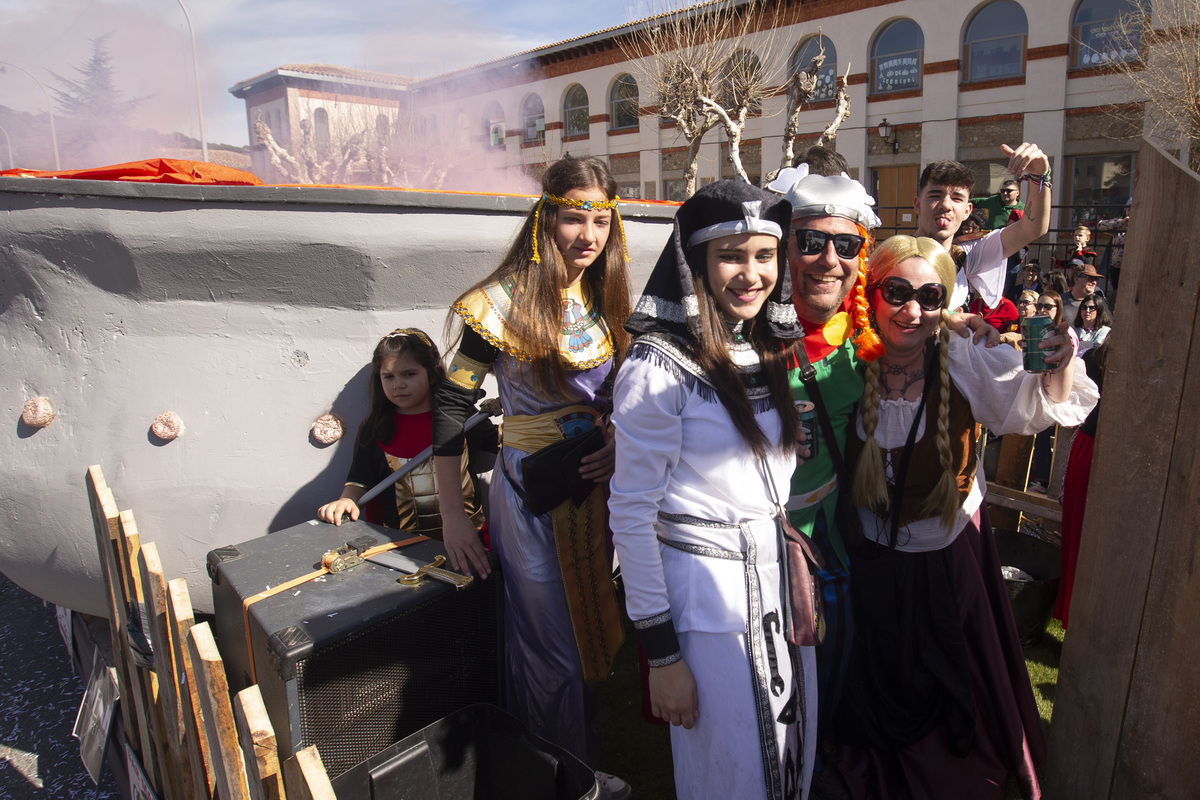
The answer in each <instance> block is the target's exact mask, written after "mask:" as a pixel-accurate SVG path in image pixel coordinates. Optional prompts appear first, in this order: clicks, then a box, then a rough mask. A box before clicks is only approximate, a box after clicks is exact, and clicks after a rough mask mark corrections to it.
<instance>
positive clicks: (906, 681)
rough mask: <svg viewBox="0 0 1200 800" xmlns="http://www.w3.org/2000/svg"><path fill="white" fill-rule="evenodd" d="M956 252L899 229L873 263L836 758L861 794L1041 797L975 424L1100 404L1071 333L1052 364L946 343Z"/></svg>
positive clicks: (1035, 743) (1023, 428) (853, 440)
mask: <svg viewBox="0 0 1200 800" xmlns="http://www.w3.org/2000/svg"><path fill="white" fill-rule="evenodd" d="M954 280H955V270H954V262H953V260H952V258H951V257H950V255H949V254H948V253H946V251H945V250H944V249H943V248H942V247H941V246H940V245H939V244H938V243H937V242H935V241H934V240H932V239H914V238H912V237H910V236H895V237H892V238H891V239H888V240H887V241H886V242H884V243H883V244H882V245H880V246H879V247H878V248H876V250H875V252H874V253H872V255H871V258H870V260H869V262H868V285H869V286H870V290H869V297H870V298H871V301H872V313H873V317H874V320H875V325H876V328H877V329H878V331H879V336H880V339H881V340H882V341H883V344H884V352H883V354H882V355H881V356H880V357H879V359H878V360H877V361H875V362H873V363H872V364H871V365H869V366H868V367H867V373H866V390H865V392H864V394H863V400H862V404H861V406H860V409H859V413H858V417H857V420H856V422H855V424H854V425H853V426H852V427H851V436H850V446H849V451H850V452H849V453H848V455H850V456H851V458H852V460H854V459H856V460H857V467H856V471H855V482H854V499H855V502H856V503H857V504H858V505H859V506H860V508H859V516H860V519H861V521H862V525H863V534H864V541H863V543H862V544H860V545H858V546H856V547H854V548H852V549H851V553H850V557H851V561H852V563H853V565H854V580H853V581H851V590H852V596H853V603H854V627H855V636H854V644H853V650H852V653H851V659H850V669H849V673H848V680H847V686H846V691H845V693H844V694H843V697H842V703H841V706H840V709H839V712H838V720H837V723H838V736H839V741H840V742H841V743H842V748H841V753H840V756H839V766H840V767H841V771H842V775H843V777H844V778H845V779H846V782H847V784H848V786H849V787H850V793H851V796H852V797H855V798H877V799H878V800H890V799H891V798H913V799H914V800H922V799H924V798H960V797H970V798H995V799H996V800H999V798H1002V797H1004V796H1005V790H1006V787H1007V783H1008V781H1009V778H1010V777H1015V778H1016V779H1017V781H1018V783H1019V784H1020V788H1021V793H1022V795H1023V796H1024V797H1025V798H1027V800H1030V799H1031V798H1037V797H1040V795H1041V790H1040V788H1039V786H1038V779H1037V775H1036V774H1035V772H1034V770H1035V767H1036V766H1038V765H1040V764H1041V763H1042V761H1043V760H1044V756H1045V748H1046V744H1045V738H1044V734H1043V732H1042V724H1041V720H1040V719H1039V717H1038V710H1037V706H1036V704H1035V702H1034V698H1033V691H1032V689H1031V688H1030V685H1029V676H1028V674H1027V673H1026V670H1025V659H1024V655H1023V653H1022V651H1021V644H1020V641H1019V640H1018V636H1017V631H1016V626H1015V624H1014V622H1013V616H1012V609H1011V606H1010V604H1009V598H1008V593H1007V591H1006V589H1005V586H1004V580H1003V578H1002V576H1001V573H1000V563H999V559H998V558H997V555H996V546H995V542H994V540H993V538H992V529H991V524H990V522H989V520H988V512H987V506H986V504H985V503H984V490H985V488H986V484H985V483H984V479H983V471H982V465H981V464H980V462H979V461H978V459H977V458H976V456H975V447H974V440H973V437H974V430H975V424H976V422H978V423H981V424H983V425H984V426H986V427H987V428H988V429H989V430H991V431H994V432H995V433H997V434H1005V433H1018V434H1026V435H1027V434H1029V433H1032V432H1034V431H1037V430H1041V429H1043V428H1046V427H1048V426H1050V425H1053V424H1055V423H1058V424H1060V425H1078V424H1079V423H1080V422H1081V421H1082V420H1083V418H1084V417H1085V416H1087V412H1088V410H1089V409H1091V408H1092V406H1094V405H1095V403H1096V400H1097V392H1096V386H1095V384H1094V383H1092V381H1091V380H1090V379H1088V377H1087V376H1086V375H1085V374H1084V372H1083V370H1082V369H1076V367H1075V363H1074V362H1075V359H1074V358H1073V357H1072V356H1073V347H1074V345H1073V342H1072V339H1071V338H1070V335H1069V326H1065V325H1064V326H1062V327H1061V328H1060V329H1059V331H1058V335H1056V336H1053V337H1051V338H1050V339H1048V340H1047V342H1046V344H1047V346H1049V347H1053V348H1054V350H1053V352H1052V353H1049V354H1048V355H1047V362H1049V363H1051V364H1052V365H1055V367H1054V368H1055V370H1056V371H1055V372H1053V373H1047V374H1033V373H1027V372H1025V371H1024V370H1023V368H1022V356H1021V354H1020V353H1018V352H1016V351H1014V350H1013V349H1012V348H1009V347H992V348H988V347H984V346H978V345H975V344H974V343H973V342H972V341H971V340H969V339H962V338H959V337H957V336H950V335H949V332H948V330H947V328H946V324H945V322H946V316H945V310H946V308H947V307H948V305H949V303H950V296H951V293H952V291H953V288H954Z"/></svg>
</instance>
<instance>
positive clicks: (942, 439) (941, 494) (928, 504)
mask: <svg viewBox="0 0 1200 800" xmlns="http://www.w3.org/2000/svg"><path fill="white" fill-rule="evenodd" d="M946 316H947V314H946V312H945V311H943V312H942V328H941V331H940V332H939V334H938V345H937V352H938V361H939V362H940V364H939V373H940V374H939V378H940V380H941V384H942V386H941V395H940V397H939V400H938V417H937V450H938V461H939V462H940V463H941V466H942V477H941V478H939V479H938V482H937V485H936V486H934V487H933V491H932V492H930V493H929V497H927V498H926V499H925V503H924V505H923V506H922V508H921V513H922V515H924V516H927V517H933V516H937V517H941V520H942V525H943V527H945V528H949V527H950V526H951V525H953V524H954V518H955V516H956V515H957V514H958V506H959V503H958V484H957V483H956V482H955V480H954V479H955V474H954V465H953V459H952V455H951V453H950V328H949V327H948V326H947V325H946ZM926 380H928V378H926Z"/></svg>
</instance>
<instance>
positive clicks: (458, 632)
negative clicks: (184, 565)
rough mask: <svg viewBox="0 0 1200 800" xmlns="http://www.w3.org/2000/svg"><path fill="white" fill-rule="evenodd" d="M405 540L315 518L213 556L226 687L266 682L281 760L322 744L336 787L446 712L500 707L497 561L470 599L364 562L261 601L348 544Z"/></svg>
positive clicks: (419, 546)
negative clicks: (356, 768) (352, 771)
mask: <svg viewBox="0 0 1200 800" xmlns="http://www.w3.org/2000/svg"><path fill="white" fill-rule="evenodd" d="M408 538H411V534H408V533H403V532H399V531H394V530H390V529H388V528H384V527H381V526H378V525H372V524H370V523H367V522H345V523H343V524H342V525H340V526H334V525H329V524H326V523H321V522H317V521H315V520H314V521H311V522H307V523H303V524H301V525H297V526H295V527H293V528H288V529H287V530H283V531H279V532H278V533H273V534H270V535H268V536H264V537H261V538H258V539H253V540H251V541H247V542H242V543H240V544H237V545H231V546H229V547H222V548H219V549H217V550H213V551H212V552H210V553H209V554H208V571H209V575H210V576H211V577H212V589H213V610H214V614H215V619H214V623H213V627H214V633H215V636H216V639H217V644H218V645H219V647H220V649H221V657H222V658H223V659H224V661H225V671H226V674H227V677H228V679H229V686H230V689H231V690H232V691H233V692H237V691H240V690H241V689H244V688H246V687H247V686H250V685H251V684H253V683H257V684H258V686H259V690H260V691H261V692H262V696H263V702H264V703H265V704H266V708H267V713H268V714H269V716H270V718H271V724H272V725H273V726H274V728H275V737H276V741H277V744H278V747H279V753H280V759H281V760H282V759H284V758H287V757H288V756H289V755H291V754H292V753H295V752H296V751H298V750H301V749H303V748H305V747H308V746H309V745H312V744H315V745H317V748H318V750H319V751H320V753H321V760H322V761H323V762H324V764H325V769H326V771H327V772H328V773H329V775H330V777H334V776H337V775H339V774H341V773H342V772H344V771H346V770H347V769H349V768H350V767H353V766H354V765H355V764H358V763H359V762H360V761H363V760H364V759H367V758H369V757H371V756H373V755H375V754H376V753H379V752H380V751H382V750H384V749H385V748H387V747H389V746H390V745H392V744H394V743H396V742H398V741H400V740H401V739H403V738H405V737H406V736H408V735H409V734H412V733H414V732H416V731H419V730H421V729H422V728H424V727H425V726H427V725H429V724H431V723H433V722H436V721H437V720H439V719H441V718H442V717H444V716H446V715H447V714H450V713H451V712H454V711H456V710H458V709H460V708H463V707H465V706H468V705H471V704H473V703H498V702H499V699H500V696H501V694H500V681H501V675H502V674H503V672H502V670H501V630H502V628H501V625H502V624H503V623H502V620H503V615H502V613H501V603H502V602H503V600H502V598H503V591H502V586H501V580H500V574H499V571H498V569H497V566H496V558H495V557H494V556H492V557H491V560H492V576H491V577H490V578H489V579H488V580H486V581H481V580H479V579H478V578H476V579H475V581H474V582H473V583H472V584H471V585H470V586H468V587H466V588H464V589H456V588H455V587H454V586H452V585H450V584H447V583H443V582H441V581H437V580H434V579H431V578H425V579H424V580H422V581H421V582H420V583H419V584H417V585H404V584H401V583H399V582H398V578H400V577H401V576H402V575H403V574H404V573H402V572H398V571H396V570H393V569H389V568H387V567H385V566H381V565H379V564H375V563H372V562H370V561H363V562H362V563H358V564H356V565H354V566H351V567H349V568H347V569H345V570H344V571H340V572H334V573H329V574H325V575H321V576H319V577H316V578H315V579H311V580H307V581H304V582H302V583H298V584H297V585H295V586H292V587H290V588H287V589H285V590H283V591H278V592H277V593H274V594H270V595H269V596H266V597H262V598H260V599H257V600H254V598H255V596H256V595H259V594H260V593H264V592H270V591H271V589H272V588H273V587H274V588H276V589H277V588H278V587H279V586H280V585H282V584H284V583H287V582H289V581H292V580H295V579H298V578H302V577H304V576H306V575H309V574H311V573H313V572H314V571H317V570H319V569H320V568H321V561H322V556H323V555H324V554H325V553H326V552H327V551H330V550H337V549H339V548H345V547H346V545H347V543H351V544H352V545H353V547H352V548H351V550H350V555H353V551H354V550H359V551H362V550H365V549H367V548H370V547H375V546H377V545H381V544H385V543H387V542H389V541H403V540H404V539H408ZM392 552H397V553H402V554H403V555H405V556H408V557H409V558H411V559H413V560H415V561H418V562H421V563H428V562H430V561H432V560H433V559H434V558H435V557H436V556H438V555H444V554H445V548H444V547H443V546H442V543H441V542H438V541H434V540H429V541H423V542H419V543H416V544H411V545H406V546H404V547H402V548H400V549H398V550H395V551H392ZM351 560H353V559H351ZM247 599H250V600H252V602H251V603H250V604H249V605H245V601H246V600H247Z"/></svg>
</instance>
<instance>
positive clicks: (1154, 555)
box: [1045, 142, 1200, 800]
mask: <svg viewBox="0 0 1200 800" xmlns="http://www.w3.org/2000/svg"><path fill="white" fill-rule="evenodd" d="M1137 163H1138V173H1139V177H1138V181H1137V187H1136V190H1135V194H1134V202H1133V207H1132V209H1131V213H1130V224H1129V231H1128V236H1127V240H1126V248H1125V262H1124V266H1123V270H1122V283H1124V284H1125V288H1124V289H1122V290H1121V306H1120V308H1119V310H1118V314H1119V315H1120V329H1119V335H1115V334H1114V341H1113V343H1112V344H1111V345H1110V347H1111V348H1112V349H1111V352H1110V353H1109V359H1108V370H1107V373H1106V376H1105V384H1104V400H1103V402H1102V403H1101V409H1100V419H1099V425H1098V428H1097V433H1096V448H1095V454H1094V459H1093V462H1092V473H1091V483H1090V487H1089V491H1088V505H1087V511H1086V513H1085V515H1084V521H1083V522H1084V524H1083V537H1082V542H1081V545H1080V549H1079V560H1078V564H1077V567H1076V575H1075V586H1074V592H1073V595H1072V599H1071V627H1070V631H1069V633H1068V635H1067V637H1066V640H1065V643H1064V646H1063V654H1062V662H1061V665H1060V671H1059V680H1058V689H1057V692H1056V697H1055V707H1054V724H1053V725H1052V726H1051V728H1050V761H1049V764H1048V765H1047V769H1046V786H1045V796H1047V797H1053V798H1056V800H1059V799H1061V800H1097V799H1098V798H1113V800H1117V798H1127V797H1184V796H1189V797H1190V796H1195V786H1196V784H1197V780H1196V777H1197V774H1196V769H1197V767H1196V765H1195V763H1194V760H1193V759H1192V757H1191V756H1192V755H1193V754H1192V753H1189V754H1188V756H1189V757H1188V758H1185V759H1183V760H1179V758H1178V754H1179V751H1180V748H1181V747H1184V746H1185V745H1186V744H1188V743H1191V744H1192V745H1193V750H1194V742H1195V741H1196V739H1197V736H1198V734H1200V730H1198V729H1197V725H1200V721H1198V716H1200V715H1197V713H1196V694H1195V688H1194V687H1195V681H1194V677H1192V676H1194V674H1195V672H1194V671H1195V666H1194V663H1192V664H1187V665H1186V666H1185V667H1183V671H1182V672H1178V671H1177V670H1178V669H1179V668H1180V666H1181V665H1180V664H1179V659H1180V658H1181V657H1182V656H1184V655H1185V654H1186V653H1187V652H1189V650H1188V644H1185V642H1186V640H1187V639H1188V638H1189V637H1190V639H1191V642H1190V646H1191V647H1193V648H1194V647H1195V642H1196V641H1197V640H1200V615H1197V614H1196V613H1195V611H1196V610H1197V606H1196V604H1195V583H1194V579H1192V578H1190V577H1189V578H1188V580H1187V581H1185V580H1183V577H1184V574H1186V573H1184V574H1181V573H1180V570H1190V569H1191V567H1192V564H1193V557H1194V551H1192V550H1189V549H1188V548H1192V547H1194V546H1195V545H1194V543H1193V542H1192V539H1193V537H1194V532H1195V528H1196V522H1197V520H1196V516H1195V511H1194V508H1195V506H1194V500H1191V499H1190V498H1191V497H1194V495H1193V494H1191V493H1192V492H1193V491H1194V485H1195V474H1194V461H1192V459H1193V458H1194V455H1193V454H1194V451H1195V448H1196V445H1197V441H1196V438H1195V437H1196V431H1195V429H1194V427H1191V426H1189V425H1188V424H1186V418H1187V417H1189V416H1191V417H1194V416H1195V410H1194V408H1193V397H1194V396H1193V395H1191V394H1188V393H1185V391H1184V387H1185V379H1187V383H1188V385H1189V386H1191V387H1193V391H1194V383H1195V378H1194V373H1192V374H1191V375H1189V374H1188V373H1185V371H1184V370H1183V369H1181V368H1180V359H1181V355H1182V354H1183V353H1186V352H1187V349H1186V348H1187V346H1188V344H1189V343H1192V345H1191V346H1192V347H1193V350H1192V353H1193V354H1194V353H1195V352H1196V350H1195V349H1194V348H1195V344H1194V342H1195V338H1194V333H1193V324H1194V322H1195V318H1196V313H1197V298H1198V297H1200V270H1197V269H1196V268H1195V265H1194V259H1195V252H1196V243H1193V242H1192V241H1191V240H1192V238H1193V237H1194V236H1195V235H1196V234H1195V233H1194V230H1195V225H1194V222H1195V221H1194V219H1193V210H1194V209H1195V208H1197V207H1198V204H1200V177H1198V176H1196V175H1194V174H1192V173H1188V172H1186V171H1185V170H1183V169H1182V168H1180V167H1179V166H1178V164H1177V163H1175V162H1173V161H1172V159H1171V158H1170V157H1169V156H1167V155H1166V154H1165V153H1163V152H1162V151H1161V150H1159V149H1158V148H1156V147H1154V146H1153V145H1151V144H1148V143H1145V142H1144V143H1143V144H1142V148H1141V150H1140V152H1139V154H1138V162H1137ZM1193 361H1194V358H1193ZM1189 366H1190V369H1192V370H1195V369H1196V366H1195V364H1194V363H1193V364H1192V365H1189ZM1181 417H1183V418H1185V420H1184V423H1183V424H1181V423H1180V422H1179V420H1180V418H1181ZM1177 436H1184V437H1190V438H1183V439H1181V440H1179V441H1176V437H1177ZM1176 470H1182V473H1180V474H1175V471H1176ZM1189 482H1190V483H1189ZM1184 485H1187V486H1189V489H1188V490H1183V488H1182V487H1183V486H1184ZM1168 486H1171V487H1173V488H1174V489H1177V490H1179V494H1178V497H1175V498H1170V502H1168ZM1177 502H1178V505H1177V504H1176V503H1177ZM1185 502H1193V506H1192V507H1191V510H1181V509H1184V506H1183V504H1184V503H1185ZM1187 514H1190V515H1191V516H1190V518H1189V517H1187ZM1185 519H1190V521H1187V522H1185ZM1168 557H1170V558H1173V559H1175V561H1174V563H1173V564H1170V565H1167V564H1165V563H1163V562H1164V559H1166V558H1168ZM1156 569H1161V570H1163V573H1162V574H1161V575H1159V574H1153V573H1154V572H1155V570H1156ZM1189 581H1191V582H1189ZM1167 587H1170V591H1167ZM1174 594H1178V597H1174V596H1173V595H1174ZM1160 602H1162V603H1165V605H1164V606H1162V607H1159V606H1157V605H1156V603H1160ZM1180 604H1182V606H1180ZM1181 607H1183V608H1190V609H1191V612H1192V613H1191V615H1190V616H1187V615H1180V613H1179V610H1180V608H1181ZM1176 627H1177V628H1178V630H1175V628H1176ZM1143 644H1144V646H1145V647H1146V648H1147V649H1148V652H1147V653H1146V654H1144V656H1143V654H1142V653H1141V650H1140V649H1141V647H1142V646H1143ZM1143 657H1144V658H1145V661H1142V662H1141V663H1137V662H1139V661H1141V659H1143ZM1135 663H1136V664H1137V667H1138V669H1137V674H1136V676H1135ZM1156 667H1164V668H1167V669H1169V670H1171V672H1168V673H1164V674H1157V675H1155V674H1152V669H1153V668H1156ZM1189 681H1190V685H1189V683H1188V682H1189ZM1153 682H1157V683H1158V685H1157V686H1153V685H1151V684H1152V683H1153ZM1168 709H1169V711H1168ZM1182 713H1189V714H1190V715H1191V718H1190V720H1183V719H1181V717H1180V714H1182ZM1147 714H1161V715H1162V716H1158V717H1156V718H1155V717H1153V716H1151V717H1148V716H1147ZM1139 735H1140V736H1143V737H1145V738H1144V739H1143V741H1141V742H1135V741H1134V739H1135V738H1136V736H1139ZM1138 755H1140V756H1141V757H1142V758H1143V761H1142V763H1141V764H1140V765H1134V764H1132V762H1131V758H1133V757H1135V756H1138ZM1172 770H1175V771H1176V775H1177V776H1178V780H1179V783H1176V782H1175V780H1173V779H1170V778H1167V777H1166V776H1168V775H1170V774H1171V771H1172ZM1157 779H1161V782H1160V783H1155V782H1154V780H1157ZM1189 780H1190V782H1191V783H1190V786H1189V787H1188V788H1187V789H1186V790H1185V791H1184V792H1183V793H1182V794H1171V793H1169V792H1166V791H1164V790H1163V789H1162V787H1163V786H1166V785H1174V786H1178V785H1185V786H1186V785H1187V783H1188V781H1189ZM1139 782H1140V786H1141V789H1140V790H1135V789H1130V788H1129V787H1131V786H1134V785H1139ZM1117 787H1119V788H1120V791H1118V790H1117Z"/></svg>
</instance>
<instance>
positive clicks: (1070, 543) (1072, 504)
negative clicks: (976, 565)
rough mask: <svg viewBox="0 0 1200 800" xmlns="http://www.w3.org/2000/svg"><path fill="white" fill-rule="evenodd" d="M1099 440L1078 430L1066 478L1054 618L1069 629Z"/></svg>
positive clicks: (1072, 444) (1064, 479) (1068, 461)
mask: <svg viewBox="0 0 1200 800" xmlns="http://www.w3.org/2000/svg"><path fill="white" fill-rule="evenodd" d="M1095 447H1096V439H1095V437H1092V436H1088V435H1087V434H1086V433H1084V432H1083V431H1076V432H1075V438H1074V440H1072V442H1071V455H1070V457H1069V458H1068V459H1067V474H1066V477H1065V478H1063V501H1062V507H1063V517H1062V552H1061V558H1062V569H1061V571H1060V573H1059V578H1058V597H1056V598H1055V600H1054V618H1055V619H1059V620H1062V626H1063V627H1064V628H1066V627H1067V616H1068V615H1069V613H1070V611H1071V589H1072V587H1074V585H1075V562H1076V560H1077V559H1078V558H1079V540H1080V538H1081V537H1082V535H1083V511H1084V509H1085V508H1086V507H1087V491H1088V480H1090V479H1091V477H1092V451H1093V450H1094V449H1095Z"/></svg>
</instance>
